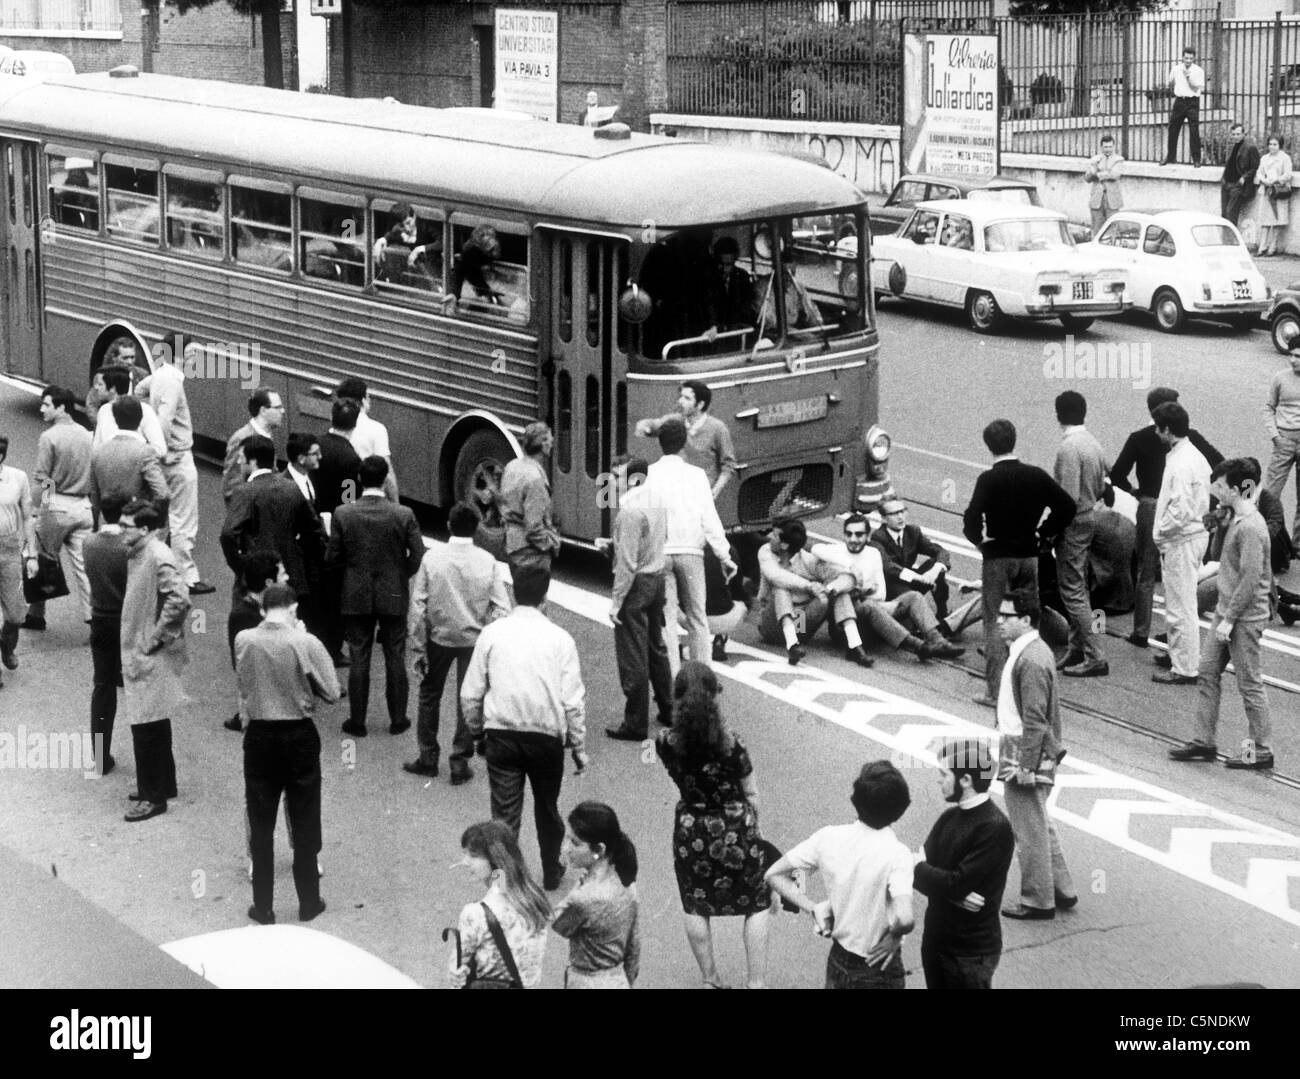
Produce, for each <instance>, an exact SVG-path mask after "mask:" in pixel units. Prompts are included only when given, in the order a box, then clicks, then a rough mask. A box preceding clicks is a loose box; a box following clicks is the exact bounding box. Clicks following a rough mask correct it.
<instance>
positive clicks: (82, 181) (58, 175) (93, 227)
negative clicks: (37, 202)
mask: <svg viewBox="0 0 1300 1079" xmlns="http://www.w3.org/2000/svg"><path fill="white" fill-rule="evenodd" d="M46 164H47V166H48V172H47V175H48V176H49V178H50V216H51V217H52V218H54V220H55V221H56V222H57V223H58V224H59V225H62V226H64V227H66V228H70V229H85V230H86V231H87V232H98V231H99V165H98V163H97V162H96V161H95V156H94V154H91V153H89V152H86V153H84V154H75V153H74V154H68V155H64V154H56V153H51V154H48V155H46ZM9 191H10V198H12V197H13V185H12V184H11V185H10V188H9Z"/></svg>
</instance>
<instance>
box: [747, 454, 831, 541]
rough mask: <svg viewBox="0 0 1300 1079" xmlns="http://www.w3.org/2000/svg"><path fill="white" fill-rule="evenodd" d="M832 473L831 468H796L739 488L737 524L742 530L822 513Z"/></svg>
mask: <svg viewBox="0 0 1300 1079" xmlns="http://www.w3.org/2000/svg"><path fill="white" fill-rule="evenodd" d="M834 486H835V470H834V468H833V467H832V466H831V465H828V464H826V465H796V466H795V467H794V468H782V469H779V470H778V471H776V472H765V473H764V474H763V475H761V476H750V477H749V478H748V479H746V480H745V481H744V482H743V483H742V484H741V485H740V496H739V504H740V509H739V512H740V523H741V524H742V525H745V526H746V527H752V526H754V525H763V524H768V523H769V522H770V521H772V519H773V518H776V517H780V516H782V515H789V516H794V517H806V516H808V515H809V514H812V513H818V512H820V511H821V510H824V509H825V508H826V507H827V506H828V505H829V504H830V501H831V492H832V490H833V489H834Z"/></svg>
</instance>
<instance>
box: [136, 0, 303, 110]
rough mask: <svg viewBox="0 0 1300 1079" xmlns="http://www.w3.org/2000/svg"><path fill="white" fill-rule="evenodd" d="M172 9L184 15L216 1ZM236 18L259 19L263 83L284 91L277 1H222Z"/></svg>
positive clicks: (193, 1) (194, 0) (191, 1)
mask: <svg viewBox="0 0 1300 1079" xmlns="http://www.w3.org/2000/svg"><path fill="white" fill-rule="evenodd" d="M145 2H146V4H148V3H150V2H152V3H154V4H157V3H158V2H159V0H145ZM173 2H174V3H175V5H176V9H177V10H178V11H179V12H180V13H181V14H182V15H184V14H185V13H186V12H187V11H193V10H194V9H196V8H205V7H207V6H208V5H209V4H213V3H217V2H218V0H173ZM225 2H226V3H228V4H229V5H230V6H231V7H232V8H234V10H235V13H236V14H237V15H247V16H248V17H249V18H252V17H253V16H254V15H257V16H260V18H261V23H262V69H263V72H264V78H263V81H264V82H265V83H266V85H267V86H273V87H275V88H276V89H277V90H283V89H284V60H283V57H282V55H281V52H280V5H281V0H225Z"/></svg>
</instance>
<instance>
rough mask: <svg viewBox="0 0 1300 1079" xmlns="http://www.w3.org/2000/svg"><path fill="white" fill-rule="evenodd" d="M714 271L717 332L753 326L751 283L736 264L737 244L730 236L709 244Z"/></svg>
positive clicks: (747, 275) (738, 254)
mask: <svg viewBox="0 0 1300 1079" xmlns="http://www.w3.org/2000/svg"><path fill="white" fill-rule="evenodd" d="M713 257H714V259H716V260H717V268H716V271H715V273H714V278H713V292H714V296H713V306H714V310H715V312H716V314H717V328H718V330H719V331H726V330H740V329H744V328H745V327H748V326H753V325H754V323H755V322H756V321H757V319H758V312H757V311H756V310H755V305H754V281H753V278H751V277H750V276H749V274H748V273H747V272H746V271H745V270H742V269H741V268H740V267H739V266H737V265H736V259H737V258H739V257H740V245H739V244H738V243H737V242H736V240H735V238H734V237H732V236H722V237H720V238H719V239H718V242H717V243H715V244H714V245H713Z"/></svg>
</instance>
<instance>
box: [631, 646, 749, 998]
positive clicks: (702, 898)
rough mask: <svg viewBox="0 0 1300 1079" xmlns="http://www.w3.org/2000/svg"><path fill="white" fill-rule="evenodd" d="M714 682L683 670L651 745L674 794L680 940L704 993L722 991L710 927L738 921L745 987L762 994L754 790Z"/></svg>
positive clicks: (694, 667)
mask: <svg viewBox="0 0 1300 1079" xmlns="http://www.w3.org/2000/svg"><path fill="white" fill-rule="evenodd" d="M719 692H720V690H719V688H718V680H717V678H716V677H715V675H714V673H713V671H712V670H711V669H710V668H709V667H708V666H706V665H705V664H703V663H697V662H694V661H691V662H688V663H684V664H683V665H682V669H681V670H680V671H679V672H678V673H677V680H676V682H675V683H674V686H673V697H674V715H673V726H672V729H671V730H667V731H663V732H661V733H660V735H659V737H658V739H656V741H655V748H656V750H658V753H659V759H660V760H662V761H663V763H664V767H665V768H667V769H668V774H669V775H670V776H671V777H672V780H673V782H674V783H676V784H677V789H678V790H679V791H680V792H681V801H679V802H678V803H677V818H676V825H675V827H674V829H673V867H674V869H675V870H676V872H677V887H678V890H679V891H680V893H681V898H682V910H683V911H684V912H685V915H686V939H687V940H688V941H689V942H690V945H691V951H693V952H694V953H695V961H696V962H697V963H699V965H700V974H701V976H702V977H703V979H704V984H705V986H706V987H711V988H714V989H721V988H724V986H723V985H722V983H721V982H720V981H719V979H718V968H717V966H716V964H715V963H714V959H713V932H712V929H711V927H710V923H709V919H710V918H717V917H730V916H739V917H743V918H744V919H745V930H744V935H745V957H746V962H747V965H748V975H749V977H748V985H749V987H750V988H751V989H760V988H762V987H763V980H764V968H765V966H766V962H767V928H768V917H769V913H768V911H769V905H770V903H771V893H770V891H769V889H768V886H767V885H766V884H765V883H764V881H763V849H762V845H761V844H762V838H761V836H760V835H759V831H758V788H757V787H756V786H755V783H754V774H753V767H752V765H751V764H750V763H749V754H748V753H746V752H745V747H744V746H742V745H741V744H740V742H739V741H738V740H737V739H736V738H735V736H733V735H732V734H731V732H730V731H728V730H727V726H726V724H725V723H724V722H723V720H722V714H721V713H720V712H719V711H718V701H717V698H718V694H719Z"/></svg>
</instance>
